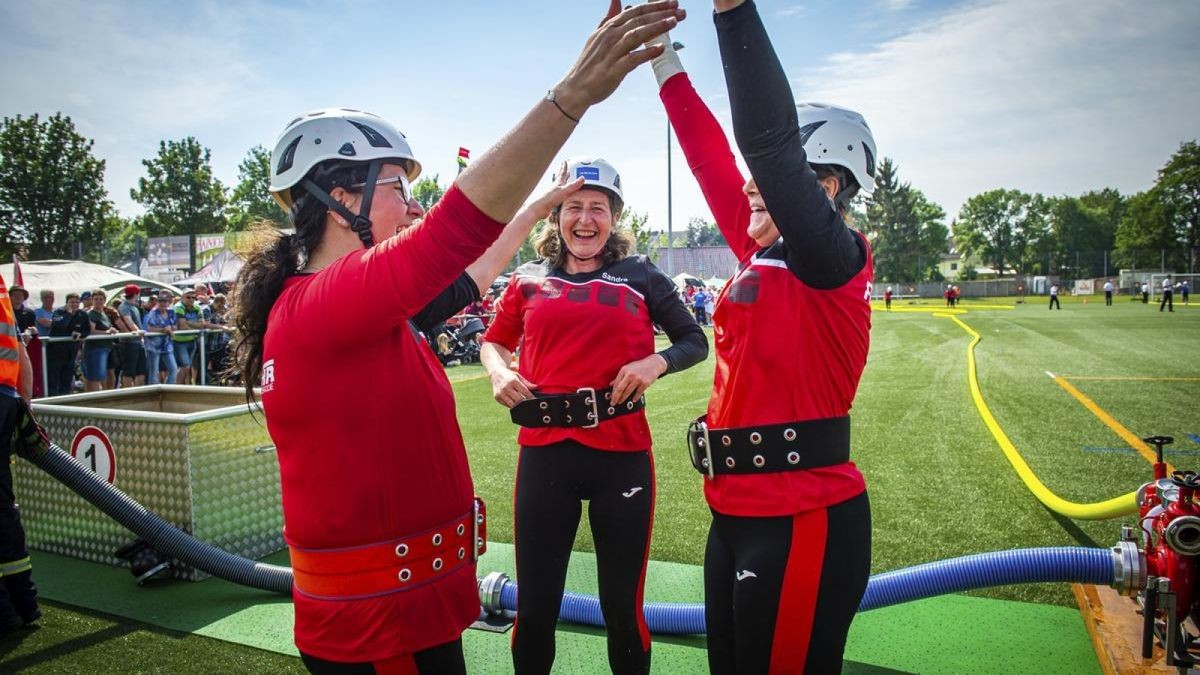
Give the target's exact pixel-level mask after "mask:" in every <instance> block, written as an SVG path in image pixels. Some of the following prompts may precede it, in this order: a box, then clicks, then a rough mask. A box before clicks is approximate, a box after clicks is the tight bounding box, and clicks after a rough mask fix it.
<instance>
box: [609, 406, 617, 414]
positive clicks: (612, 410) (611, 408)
mask: <svg viewBox="0 0 1200 675" xmlns="http://www.w3.org/2000/svg"><path fill="white" fill-rule="evenodd" d="M615 412H617V409H616V408H613V407H611V406H610V407H609V408H608V414H609V415H611V414H613V413H615Z"/></svg>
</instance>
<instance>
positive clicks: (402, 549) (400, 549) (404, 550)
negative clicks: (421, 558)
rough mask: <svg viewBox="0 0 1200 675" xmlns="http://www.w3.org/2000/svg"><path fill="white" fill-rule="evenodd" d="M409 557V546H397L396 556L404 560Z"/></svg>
mask: <svg viewBox="0 0 1200 675" xmlns="http://www.w3.org/2000/svg"><path fill="white" fill-rule="evenodd" d="M406 555H408V544H399V545H397V546H396V556H397V557H400V558H403V557H404V556H406Z"/></svg>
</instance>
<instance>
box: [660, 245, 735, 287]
mask: <svg viewBox="0 0 1200 675" xmlns="http://www.w3.org/2000/svg"><path fill="white" fill-rule="evenodd" d="M651 257H652V258H653V259H654V264H655V265H657V266H658V267H659V269H661V270H663V271H664V272H668V273H669V274H670V275H672V276H674V275H676V274H679V273H680V272H687V273H688V274H690V275H692V276H694V277H696V278H698V279H710V278H712V277H720V278H722V279H728V278H729V277H731V276H733V274H734V272H736V271H737V264H738V261H737V258H735V257H734V255H733V251H731V250H730V249H729V247H728V246H693V247H691V248H673V249H671V269H670V270H668V269H667V249H665V248H655V249H653V250H652V253H651Z"/></svg>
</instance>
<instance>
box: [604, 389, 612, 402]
mask: <svg viewBox="0 0 1200 675" xmlns="http://www.w3.org/2000/svg"><path fill="white" fill-rule="evenodd" d="M611 395H612V392H607V391H606V392H604V400H605V401H607V400H608V397H609V396H611Z"/></svg>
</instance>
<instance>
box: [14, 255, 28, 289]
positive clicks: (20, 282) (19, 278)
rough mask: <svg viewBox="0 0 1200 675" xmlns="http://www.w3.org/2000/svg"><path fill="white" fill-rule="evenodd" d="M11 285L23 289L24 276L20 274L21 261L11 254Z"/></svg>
mask: <svg viewBox="0 0 1200 675" xmlns="http://www.w3.org/2000/svg"><path fill="white" fill-rule="evenodd" d="M13 284H14V285H16V286H20V287H21V288H25V275H23V274H21V261H20V259H18V258H17V254H16V253H14V254H13Z"/></svg>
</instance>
